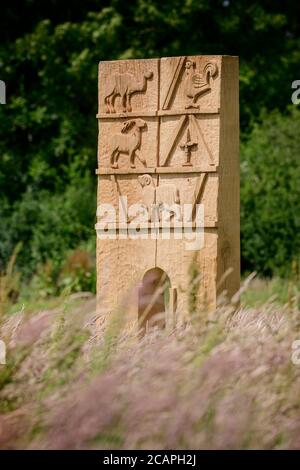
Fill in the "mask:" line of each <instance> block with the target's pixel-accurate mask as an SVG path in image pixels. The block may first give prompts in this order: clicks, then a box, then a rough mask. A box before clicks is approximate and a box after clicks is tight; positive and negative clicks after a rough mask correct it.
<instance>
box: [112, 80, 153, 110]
mask: <svg viewBox="0 0 300 470" xmlns="http://www.w3.org/2000/svg"><path fill="white" fill-rule="evenodd" d="M152 78H153V72H147V73H145V74H144V75H143V77H142V78H141V79H140V80H139V79H137V78H136V77H135V76H134V75H132V74H131V73H128V72H126V73H115V74H114V75H113V76H112V77H111V79H110V80H109V82H108V89H107V90H106V94H105V97H104V103H105V106H106V112H107V113H115V112H116V109H115V101H116V98H117V97H119V98H120V100H121V104H122V108H123V112H124V113H126V112H131V111H132V108H131V97H132V95H134V94H135V93H143V92H145V91H146V90H147V81H148V80H151V79H152Z"/></svg>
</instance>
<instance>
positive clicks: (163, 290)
mask: <svg viewBox="0 0 300 470" xmlns="http://www.w3.org/2000/svg"><path fill="white" fill-rule="evenodd" d="M170 297H171V302H170ZM175 297H176V296H175V295H174V292H173V290H172V289H171V282H170V278H169V276H168V275H167V273H166V272H165V271H163V270H162V269H160V268H152V269H149V271H147V272H146V273H145V275H144V277H143V280H142V283H141V285H140V288H139V295H138V303H139V305H138V320H139V327H140V329H141V332H142V334H144V333H145V332H146V331H148V330H149V329H150V328H153V327H158V328H161V329H163V328H165V327H166V326H167V323H168V322H169V319H170V311H172V313H174V309H176V305H175V304H176V299H175Z"/></svg>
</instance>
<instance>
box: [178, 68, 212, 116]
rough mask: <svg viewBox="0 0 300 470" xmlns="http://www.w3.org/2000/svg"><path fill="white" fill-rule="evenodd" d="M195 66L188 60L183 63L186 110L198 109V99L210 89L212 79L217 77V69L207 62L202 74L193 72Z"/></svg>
mask: <svg viewBox="0 0 300 470" xmlns="http://www.w3.org/2000/svg"><path fill="white" fill-rule="evenodd" d="M195 67H196V64H195V62H193V61H192V60H190V59H188V60H187V61H186V63H185V78H184V92H185V95H186V98H187V104H186V106H185V108H186V109H190V108H195V109H199V107H200V106H199V104H197V100H198V98H199V97H200V96H201V95H203V94H204V93H205V92H207V91H209V90H210V89H211V83H212V79H214V78H215V77H216V76H217V73H218V67H217V65H216V64H215V63H213V62H208V63H207V64H206V65H205V66H204V68H203V70H202V73H200V72H197V71H195Z"/></svg>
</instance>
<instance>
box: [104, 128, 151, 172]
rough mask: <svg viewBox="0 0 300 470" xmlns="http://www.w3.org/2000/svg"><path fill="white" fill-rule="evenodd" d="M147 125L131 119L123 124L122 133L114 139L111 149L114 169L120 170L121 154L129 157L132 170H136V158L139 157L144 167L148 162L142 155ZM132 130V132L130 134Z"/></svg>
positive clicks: (111, 162) (111, 161) (111, 160)
mask: <svg viewBox="0 0 300 470" xmlns="http://www.w3.org/2000/svg"><path fill="white" fill-rule="evenodd" d="M146 128H147V124H146V123H145V121H143V119H131V120H130V121H125V122H124V123H123V126H122V129H121V132H120V133H119V134H115V135H114V136H113V137H112V141H111V149H110V164H111V167H112V168H118V160H119V156H120V154H121V153H124V154H127V155H129V161H130V166H131V168H135V163H134V161H135V158H136V157H137V158H138V159H139V160H140V161H141V162H142V163H143V165H146V160H145V159H144V158H143V157H142V156H141V154H140V148H141V142H142V129H146ZM131 129H133V130H132V132H130V133H128V132H129V131H130V130H131Z"/></svg>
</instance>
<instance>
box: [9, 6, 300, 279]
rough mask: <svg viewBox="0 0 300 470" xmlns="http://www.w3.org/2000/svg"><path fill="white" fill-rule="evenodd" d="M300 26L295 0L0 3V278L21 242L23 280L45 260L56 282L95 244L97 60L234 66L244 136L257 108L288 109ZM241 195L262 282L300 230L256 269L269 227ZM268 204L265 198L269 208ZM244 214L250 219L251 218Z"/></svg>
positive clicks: (289, 232) (248, 259)
mask: <svg viewBox="0 0 300 470" xmlns="http://www.w3.org/2000/svg"><path fill="white" fill-rule="evenodd" d="M298 16H299V3H298V2H297V1H296V0H292V1H290V2H273V3H270V2H269V1H268V0H261V1H254V0H245V1H243V2H239V1H232V0H229V1H227V2H224V1H222V0H215V1H213V2H212V1H210V0H180V1H179V0H166V1H164V2H161V1H158V0H133V1H132V2H130V3H128V2H124V1H121V0H111V1H106V0H86V1H85V2H84V3H82V2H79V0H72V1H71V0H65V1H64V2H58V0H52V1H51V2H38V1H37V0H26V1H25V2H23V3H22V5H19V3H18V4H14V3H12V2H7V1H6V0H3V5H2V15H1V18H0V26H1V27H0V38H1V46H0V75H1V76H0V79H1V80H4V81H5V82H6V84H7V104H6V105H5V106H0V221H1V224H0V269H1V268H2V269H3V267H4V266H5V264H6V262H7V260H8V259H9V257H10V256H11V254H12V251H13V248H14V246H16V244H17V243H18V242H19V241H20V240H22V241H23V242H24V250H23V251H22V253H21V255H20V258H19V259H18V264H19V267H20V268H21V269H22V272H23V273H24V274H25V275H27V276H29V275H32V274H33V273H34V272H35V271H36V269H37V266H38V265H43V264H44V263H45V262H46V261H48V260H50V261H51V263H53V265H54V266H55V269H57V270H58V271H59V269H60V268H61V265H62V264H63V260H64V258H65V256H66V253H67V252H68V251H69V250H70V249H71V250H72V249H74V248H76V247H77V246H79V245H80V244H81V243H82V242H86V241H89V240H92V239H93V237H94V233H93V232H94V230H93V225H94V213H95V182H96V181H95V177H94V169H95V167H96V158H95V153H96V141H97V122H96V119H95V114H96V112H97V64H98V62H99V60H106V59H118V58H139V57H158V56H167V55H180V54H230V55H239V56H240V87H241V124H242V133H243V134H245V133H247V132H249V130H251V126H252V125H253V122H255V120H257V118H258V116H259V115H260V112H261V109H262V108H263V107H264V108H266V109H267V110H269V111H270V110H273V109H280V110H281V111H282V112H284V110H285V108H286V105H287V104H288V103H289V102H290V95H291V82H292V81H293V80H295V79H297V78H299V77H298V70H299V62H300V47H299V46H300V28H299V24H298V22H297V18H298ZM25 17H26V21H25V20H24V18H25ZM262 45H263V47H262ZM274 125H275V124H274ZM255 132H257V131H254V133H253V134H252V137H251V138H250V141H249V143H247V146H248V147H247V148H248V149H249V146H252V147H254V145H255V143H254V139H255V138H256V135H257V134H256V133H255ZM268 146H269V147H268ZM267 147H268V150H267ZM295 148H296V144H295V146H294V149H295ZM269 150H270V151H271V153H272V152H273V153H274V149H273V150H272V148H271V142H269V143H265V144H264V152H268V153H269ZM250 153H251V152H250V150H247V152H246V153H245V158H248V157H247V155H248V154H250ZM287 158H288V159H289V158H290V157H287ZM249 165H250V166H251V165H252V163H249ZM245 171H246V170H245ZM278 171H279V170H278ZM280 171H284V168H283V166H281V170H280ZM290 171H292V170H290ZM285 181H288V178H287V177H286V180H285ZM285 181H282V183H285ZM244 182H245V179H244V180H243V184H244ZM245 184H246V188H243V201H245V202H246V206H245V207H244V208H243V226H242V227H243V230H245V232H244V233H243V246H244V247H245V249H246V251H245V263H244V264H245V267H247V268H248V269H252V268H253V267H256V268H258V269H260V270H262V272H264V273H269V272H271V271H272V270H273V267H274V266H279V265H280V264H282V263H283V264H285V262H286V258H285V253H288V259H287V260H288V261H290V259H291V258H292V255H294V254H295V253H296V251H297V243H298V242H297V240H296V241H295V243H294V247H293V249H292V248H291V247H289V248H288V249H287V251H286V249H283V250H281V249H280V248H278V246H277V245H278V244H279V243H280V237H282V236H293V237H294V238H295V232H293V229H294V228H295V227H297V224H296V225H295V226H291V227H290V228H289V229H288V228H287V227H286V228H284V229H280V230H279V231H276V233H275V236H276V237H277V242H276V243H275V244H272V245H273V250H270V249H269V248H268V249H267V252H268V253H269V254H273V252H276V259H275V260H273V259H269V262H268V265H265V260H266V258H267V255H266V253H265V251H264V250H265V248H264V247H265V246H266V243H267V244H269V243H268V242H267V238H268V237H267V236H266V234H265V227H266V225H267V224H266V221H265V219H263V220H262V221H261V222H260V219H259V220H258V219H255V217H256V215H257V214H258V213H259V214H261V212H260V209H259V208H258V207H257V205H258V203H257V202H256V201H253V202H251V200H250V197H251V189H250V188H249V187H248V186H247V182H245ZM269 184H271V183H270V182H268V185H269ZM287 184H289V183H287ZM268 185H267V187H269V186H268ZM276 189H277V188H276ZM281 190H282V191H284V188H283V187H282V189H281ZM253 191H254V189H253ZM291 198H292V199H293V196H291ZM277 202H278V198H276V197H275V198H274V201H273V203H271V199H270V198H269V202H268V204H273V206H276V205H277ZM252 204H253V206H255V211H254V214H256V215H254V214H253V215H251V216H249V210H251V205H252ZM296 207H297V205H296ZM288 210H289V212H291V210H292V209H291V208H289V209H288ZM246 212H247V217H248V216H249V218H248V219H247V220H248V222H247V220H246V219H245V216H244V214H245V213H246ZM264 213H266V211H265V212H264ZM295 218H296V216H295ZM254 219H255V220H254ZM250 222H253V223H255V225H254V226H253V227H251V223H250ZM277 227H278V224H277ZM276 230H277V229H276ZM254 231H255V232H256V235H255V243H254V244H253V246H252V242H251V240H252V237H253V232H254ZM250 232H251V234H250ZM269 232H270V233H271V231H269ZM249 236H250V238H249ZM269 238H271V236H270V235H269ZM284 243H285V245H289V243H290V244H292V243H293V242H292V241H291V240H290V241H288V240H287V241H286V242H284ZM254 251H255V256H254V258H253V256H252V253H253V252H254ZM292 251H293V253H291V252H292ZM258 258H259V260H258ZM257 260H258V261H257Z"/></svg>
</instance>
